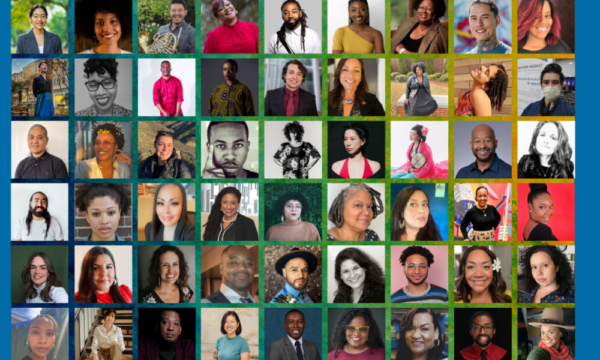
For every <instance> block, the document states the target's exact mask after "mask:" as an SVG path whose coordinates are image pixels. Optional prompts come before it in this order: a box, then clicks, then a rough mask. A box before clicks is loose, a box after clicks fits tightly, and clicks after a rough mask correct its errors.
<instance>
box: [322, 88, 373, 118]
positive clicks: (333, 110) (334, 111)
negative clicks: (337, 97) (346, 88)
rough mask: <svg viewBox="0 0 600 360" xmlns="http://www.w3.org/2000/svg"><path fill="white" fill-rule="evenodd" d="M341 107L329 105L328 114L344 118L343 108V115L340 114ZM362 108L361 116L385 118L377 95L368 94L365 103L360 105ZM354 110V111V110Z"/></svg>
mask: <svg viewBox="0 0 600 360" xmlns="http://www.w3.org/2000/svg"><path fill="white" fill-rule="evenodd" d="M339 105H340V104H336V105H333V106H332V105H331V104H329V107H328V112H329V116H344V114H343V108H342V113H341V114H340V111H339ZM354 105H355V106H354V108H356V103H354ZM359 107H360V116H385V110H384V109H383V106H382V105H381V102H379V99H377V96H375V94H371V93H367V96H366V98H365V101H364V102H363V103H362V104H359ZM354 108H353V109H352V110H354Z"/></svg>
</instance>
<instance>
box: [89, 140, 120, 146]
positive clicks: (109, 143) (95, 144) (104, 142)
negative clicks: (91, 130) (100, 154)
mask: <svg viewBox="0 0 600 360" xmlns="http://www.w3.org/2000/svg"><path fill="white" fill-rule="evenodd" d="M114 144H116V143H115V142H112V141H102V142H100V141H96V142H95V143H94V146H95V147H100V146H104V147H108V146H113V145H114Z"/></svg>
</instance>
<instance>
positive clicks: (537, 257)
mask: <svg viewBox="0 0 600 360" xmlns="http://www.w3.org/2000/svg"><path fill="white" fill-rule="evenodd" d="M530 262H531V263H539V262H550V263H551V262H552V258H551V257H550V255H548V253H546V252H545V251H538V252H536V253H535V254H533V255H531V260H530Z"/></svg>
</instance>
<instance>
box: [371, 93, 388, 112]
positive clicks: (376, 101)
mask: <svg viewBox="0 0 600 360" xmlns="http://www.w3.org/2000/svg"><path fill="white" fill-rule="evenodd" d="M370 116H385V110H383V105H381V102H380V101H379V99H378V98H377V97H376V96H375V95H373V111H372V114H371V115H370Z"/></svg>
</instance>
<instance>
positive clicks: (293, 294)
mask: <svg viewBox="0 0 600 360" xmlns="http://www.w3.org/2000/svg"><path fill="white" fill-rule="evenodd" d="M317 264H318V260H317V257H316V256H315V255H314V254H312V253H310V252H308V251H305V250H300V249H299V248H293V249H292V251H290V252H287V253H285V254H283V255H281V257H280V258H279V259H278V260H277V262H276V263H275V270H276V271H277V273H278V274H279V275H281V276H283V277H284V278H285V286H284V288H283V289H281V290H280V291H279V292H278V293H277V294H275V296H274V297H273V299H271V302H272V303H307V304H312V303H313V300H312V299H311V298H310V296H309V295H308V292H306V286H307V285H308V275H309V274H310V273H312V272H313V271H315V269H316V268H317Z"/></svg>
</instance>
